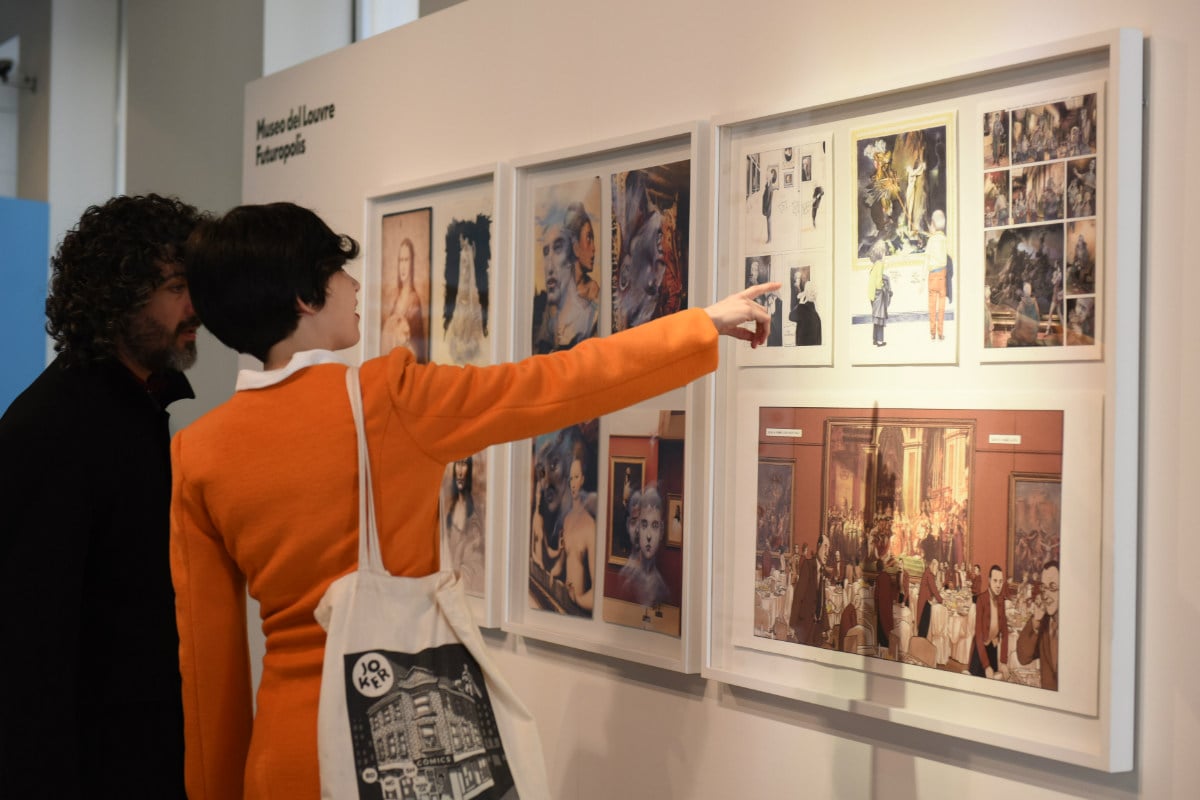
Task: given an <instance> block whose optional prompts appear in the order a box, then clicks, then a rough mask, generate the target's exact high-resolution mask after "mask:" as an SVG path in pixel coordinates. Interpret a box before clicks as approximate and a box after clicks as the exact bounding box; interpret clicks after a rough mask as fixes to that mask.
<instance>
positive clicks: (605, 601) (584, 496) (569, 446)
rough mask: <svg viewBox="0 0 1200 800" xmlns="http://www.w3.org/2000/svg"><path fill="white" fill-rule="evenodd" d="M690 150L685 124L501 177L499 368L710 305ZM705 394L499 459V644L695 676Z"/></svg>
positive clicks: (552, 157)
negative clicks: (509, 291)
mask: <svg viewBox="0 0 1200 800" xmlns="http://www.w3.org/2000/svg"><path fill="white" fill-rule="evenodd" d="M706 153H708V129H707V127H706V126H704V125H700V124H689V125H681V126H675V127H671V128H666V129H662V130H658V131H654V132H651V133H647V134H643V135H636V136H631V137H626V138H622V139H619V140H613V141H606V142H601V143H598V144H594V145H589V146H585V147H580V148H573V149H571V150H567V151H561V152H556V153H551V154H546V155H541V156H536V157H532V158H529V159H525V160H523V161H519V162H516V163H515V165H514V169H515V180H514V189H515V191H514V206H513V207H514V213H515V218H514V219H515V222H514V225H515V233H514V235H513V245H514V251H513V252H514V256H513V264H514V282H513V286H514V291H515V293H516V294H515V298H516V303H515V308H516V311H515V315H516V321H515V325H514V331H515V334H514V336H515V338H514V343H513V355H514V357H516V358H521V357H523V356H526V355H530V354H535V353H549V352H554V351H557V350H565V349H569V348H571V347H574V346H575V345H576V344H578V343H579V342H581V341H583V340H584V339H588V338H591V337H594V336H607V335H610V334H612V333H615V332H618V331H621V330H624V329H625V328H630V327H634V326H636V325H640V324H641V323H643V322H646V321H648V320H651V319H654V318H656V317H659V316H662V315H664V314H668V313H671V312H673V311H676V310H681V309H685V308H688V307H690V306H691V305H694V304H697V303H705V302H708V298H709V297H710V296H711V290H710V287H709V285H708V284H707V283H706V281H705V276H706V275H707V274H709V273H708V262H707V252H706V251H705V248H704V247H703V246H702V243H703V242H704V241H706V238H705V237H706V231H707V225H708V222H707V220H708V214H707V209H706V207H705V204H704V203H703V202H702V200H701V198H703V197H704V196H705V193H706V191H707V190H706V187H705V186H704V185H702V181H703V180H704V176H705V175H706V174H707V171H706V170H703V169H701V168H700V165H701V164H703V163H705V159H706V158H707V156H706ZM711 386H712V379H711V378H705V379H702V380H701V381H698V382H696V383H694V384H692V385H690V386H688V387H686V388H683V389H679V390H676V391H673V392H670V393H668V394H666V395H663V396H661V397H658V398H654V399H651V400H648V401H646V402H643V403H640V404H639V405H637V406H634V407H633V408H630V409H626V410H623V411H620V412H617V413H615V414H611V415H608V416H606V417H603V418H600V419H594V420H587V421H584V422H583V423H580V424H578V425H574V426H572V427H570V428H567V429H564V430H560V431H554V432H550V433H547V434H544V435H542V436H539V437H536V438H535V439H533V440H532V441H530V442H519V443H516V444H514V445H513V451H512V465H513V466H512V470H511V473H512V475H513V476H514V478H513V486H512V492H511V496H512V498H513V502H512V508H511V514H510V525H511V530H512V532H513V533H512V536H511V538H510V542H509V559H510V564H511V565H512V568H511V569H510V570H509V584H508V604H507V610H506V614H505V619H504V624H503V626H502V627H503V628H504V629H505V630H506V631H511V632H515V633H520V634H522V635H526V636H531V637H533V638H537V639H542V640H544V641H550V642H555V643H558V644H564V645H568V646H572V647H578V648H581V649H584V650H589V651H592V652H597V653H604V654H606V655H612V656H616V657H620V658H626V659H630V660H633V661H639V662H642V663H646V664H652V665H655V666H660V667H664V668H667V669H673V670H677V671H682V672H695V671H698V669H699V666H700V662H699V643H700V637H701V635H702V630H703V628H702V624H701V621H702V617H701V615H700V610H701V608H702V607H703V585H702V581H701V580H700V578H699V575H700V573H699V570H700V569H701V568H702V566H703V554H704V547H705V545H706V543H707V521H708V515H707V514H705V513H704V512H703V509H704V508H705V503H706V502H707V498H708V489H707V487H708V485H709V479H708V465H709V464H710V463H711V462H710V461H709V459H708V458H707V450H708V447H709V442H708V438H707V437H706V436H705V430H706V429H705V426H704V424H703V420H704V419H705V418H706V415H707V414H710V413H711V405H710V404H709V403H708V402H707V397H706V395H705V392H706V389H707V390H711Z"/></svg>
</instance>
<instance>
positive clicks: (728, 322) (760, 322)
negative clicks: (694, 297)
mask: <svg viewBox="0 0 1200 800" xmlns="http://www.w3.org/2000/svg"><path fill="white" fill-rule="evenodd" d="M781 287H782V284H780V283H778V282H772V283H760V284H757V285H755V286H751V287H750V288H749V289H744V290H742V291H740V292H737V293H735V294H731V295H729V296H728V297H726V298H725V299H724V300H718V301H717V302H715V303H713V304H712V305H711V306H709V307H708V308H706V309H704V310H705V312H707V314H708V317H709V319H711V320H712V321H713V325H715V326H717V333H719V334H722V335H724V336H732V337H733V338H735V339H742V340H744V341H747V342H749V343H750V346H751V347H758V346H759V345H760V344H763V343H764V342H766V341H767V334H768V333H770V331H771V315H770V313H768V312H767V309H766V308H765V307H764V306H762V305H760V304H759V303H757V302H755V299H756V298H758V297H761V296H762V295H764V294H767V293H768V292H777V291H779V289H780V288H781ZM747 322H752V323H754V330H750V329H748V328H743V327H742V325H744V324H746V323H747Z"/></svg>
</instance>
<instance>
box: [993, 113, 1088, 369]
mask: <svg viewBox="0 0 1200 800" xmlns="http://www.w3.org/2000/svg"><path fill="white" fill-rule="evenodd" d="M1099 100H1100V95H1099V93H1098V92H1091V93H1086V94H1077V95H1073V96H1069V97H1066V98H1063V99H1060V100H1055V101H1052V102H1041V103H1034V104H1031V105H1023V106H1019V107H1011V108H1003V107H996V108H993V109H992V110H985V111H983V112H982V113H981V120H980V122H981V123H982V136H983V220H982V221H983V227H984V270H985V275H984V317H985V319H984V347H985V348H1008V347H1024V348H1033V347H1051V348H1072V347H1075V348H1078V347H1081V346H1089V345H1095V344H1097V343H1098V342H1097V325H1096V314H1097V310H1098V308H1097V306H1098V303H1099V293H1098V284H1099V281H1098V280H1097V275H1098V273H1099V268H1100V265H1101V254H1100V250H1099V239H1098V230H1097V224H1096V223H1097V205H1098V200H1099V198H1098V195H1097V185H1098V181H1097V174H1098V172H1099V171H1100V169H1101V167H1102V166H1103V165H1102V163H1101V160H1102V158H1103V151H1102V148H1101V147H1100V146H1099V144H1100V143H1099V141H1098V140H1099V136H1100V119H1099ZM1069 352H1070V351H1069V350H1064V351H1063V353H1064V356H1065V357H1068V358H1069V357H1070V356H1069V355H1068V353H1069Z"/></svg>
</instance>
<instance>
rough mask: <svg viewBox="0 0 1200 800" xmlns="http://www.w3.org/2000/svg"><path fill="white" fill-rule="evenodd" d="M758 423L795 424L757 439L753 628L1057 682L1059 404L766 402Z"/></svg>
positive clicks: (815, 644) (869, 653)
mask: <svg viewBox="0 0 1200 800" xmlns="http://www.w3.org/2000/svg"><path fill="white" fill-rule="evenodd" d="M864 411H865V413H864ZM760 425H761V426H762V429H763V430H767V429H768V426H770V428H771V429H773V430H776V431H784V432H785V433H783V434H778V435H775V436H773V437H771V438H764V439H762V440H761V441H760V444H759V450H758V454H759V464H758V481H759V483H758V503H757V531H756V534H755V536H754V537H753V541H754V547H755V551H754V559H753V568H754V570H755V575H754V593H755V597H754V621H753V634H754V636H755V637H758V638H760V639H772V640H776V641H778V642H786V643H791V644H793V645H795V647H797V648H804V647H812V648H820V649H824V650H837V651H841V652H844V653H852V654H857V655H859V656H862V657H865V658H871V659H886V660H890V661H898V662H903V663H906V664H911V665H917V666H923V667H926V668H928V669H932V670H942V671H948V672H953V673H967V674H970V675H974V676H978V677H979V678H981V679H984V678H986V679H993V680H1003V681H1008V682H1010V683H1020V684H1022V685H1025V686H1032V687H1040V688H1043V689H1057V688H1058V682H1057V681H1058V591H1059V575H1060V570H1061V566H1060V565H1061V531H1062V494H1061V490H1060V484H1061V475H1062V472H1061V470H1062V441H1063V414H1062V412H1059V411H1012V410H1007V411H999V410H997V411H988V410H971V411H966V410H958V411H914V410H912V409H875V410H873V411H872V410H863V409H853V408H786V409H784V408H763V409H761V410H760ZM1012 430H1020V431H1022V432H1023V435H1022V436H1018V437H1013V436H1011V435H1001V436H998V435H996V434H997V433H998V432H1001V431H1003V432H1006V434H1007V432H1009V431H1012ZM793 436H795V437H804V438H803V440H801V439H800V438H789V437H793ZM812 437H816V439H815V440H814V439H813V438H812ZM750 541H751V540H750V538H747V539H746V540H745V542H746V546H749V542H750ZM743 563H747V564H748V563H749V562H748V561H746V562H743Z"/></svg>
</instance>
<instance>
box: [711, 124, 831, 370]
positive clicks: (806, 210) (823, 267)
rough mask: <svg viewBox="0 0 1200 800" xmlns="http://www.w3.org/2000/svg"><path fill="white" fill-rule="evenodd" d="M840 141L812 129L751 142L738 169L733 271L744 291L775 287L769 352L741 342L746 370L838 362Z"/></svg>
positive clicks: (742, 146) (735, 161) (741, 150)
mask: <svg viewBox="0 0 1200 800" xmlns="http://www.w3.org/2000/svg"><path fill="white" fill-rule="evenodd" d="M833 158H834V152H833V137H832V136H831V135H830V133H829V132H828V131H822V130H814V129H809V128H804V127H799V128H794V129H790V130H787V131H786V132H783V133H775V132H771V133H765V134H763V135H758V136H748V137H746V138H745V140H743V141H740V142H739V143H738V145H737V151H736V153H735V154H734V155H733V157H732V160H731V163H730V169H731V170H734V171H735V175H736V177H735V178H734V179H732V180H731V181H730V190H731V193H732V194H734V195H736V198H731V208H732V215H733V219H732V220H731V235H732V237H733V242H732V244H731V251H732V253H733V262H732V263H733V264H734V265H736V267H737V268H738V269H744V282H743V283H742V285H743V286H746V287H749V286H752V285H755V284H759V283H766V282H769V281H774V282H777V283H779V284H781V286H780V288H779V290H778V291H774V292H770V293H768V294H766V295H763V296H761V297H760V298H759V299H758V302H760V303H761V304H762V305H763V306H765V307H766V308H767V309H768V311H770V313H771V332H770V335H769V336H768V338H767V341H766V343H765V345H764V346H762V347H757V348H751V347H750V345H749V344H748V343H745V342H742V343H739V345H738V347H737V363H738V364H739V365H744V366H750V365H767V366H781V365H798V366H814V365H815V366H828V365H829V364H830V363H831V362H832V355H833V335H832V334H833V328H832V322H833V319H832V314H833V251H832V246H833V211H832V209H833V205H834V197H835V192H834V173H833V169H834V160H833Z"/></svg>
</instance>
